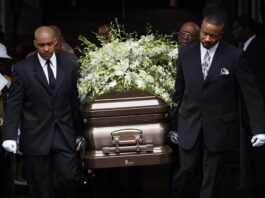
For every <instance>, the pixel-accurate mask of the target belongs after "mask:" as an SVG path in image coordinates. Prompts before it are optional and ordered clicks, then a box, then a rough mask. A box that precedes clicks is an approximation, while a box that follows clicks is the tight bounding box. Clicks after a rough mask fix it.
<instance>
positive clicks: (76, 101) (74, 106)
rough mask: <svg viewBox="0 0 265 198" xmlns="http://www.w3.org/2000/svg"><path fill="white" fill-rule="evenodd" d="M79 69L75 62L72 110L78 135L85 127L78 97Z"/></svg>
mask: <svg viewBox="0 0 265 198" xmlns="http://www.w3.org/2000/svg"><path fill="white" fill-rule="evenodd" d="M78 69H79V67H78V65H77V64H75V65H74V70H73V88H72V94H71V97H72V98H71V103H72V112H73V116H74V120H75V130H76V136H80V135H81V132H82V129H83V126H82V119H81V112H80V101H79V98H78V89H77V79H78Z"/></svg>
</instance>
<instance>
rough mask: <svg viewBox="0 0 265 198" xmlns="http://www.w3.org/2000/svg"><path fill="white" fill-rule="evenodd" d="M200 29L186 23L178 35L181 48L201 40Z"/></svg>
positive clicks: (192, 23) (195, 25) (190, 23)
mask: <svg viewBox="0 0 265 198" xmlns="http://www.w3.org/2000/svg"><path fill="white" fill-rule="evenodd" d="M199 33H200V27H199V26H198V25H197V24H196V23H194V22H192V21H188V22H186V23H184V24H183V25H182V26H181V28H180V30H179V33H178V44H179V47H183V46H186V45H188V44H190V43H192V42H194V41H197V40H199Z"/></svg>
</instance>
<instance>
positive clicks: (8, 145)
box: [2, 140, 17, 153]
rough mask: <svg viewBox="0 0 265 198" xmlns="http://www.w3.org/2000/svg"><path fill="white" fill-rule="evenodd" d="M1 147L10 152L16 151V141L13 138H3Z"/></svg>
mask: <svg viewBox="0 0 265 198" xmlns="http://www.w3.org/2000/svg"><path fill="white" fill-rule="evenodd" d="M2 147H3V148H4V149H5V150H6V151H7V152H11V153H16V152H17V142H16V141H15V140H5V141H4V142H3V144H2Z"/></svg>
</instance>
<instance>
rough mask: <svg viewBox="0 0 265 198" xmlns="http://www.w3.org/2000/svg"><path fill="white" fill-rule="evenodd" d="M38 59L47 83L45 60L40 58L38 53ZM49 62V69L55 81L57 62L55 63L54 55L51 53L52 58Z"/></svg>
mask: <svg viewBox="0 0 265 198" xmlns="http://www.w3.org/2000/svg"><path fill="white" fill-rule="evenodd" d="M38 59H39V61H40V64H41V67H42V69H43V71H44V74H45V76H46V79H47V81H48V83H49V76H48V69H47V65H46V62H47V60H45V59H44V58H42V57H41V56H40V54H39V53H38ZM50 62H51V63H50V67H51V69H52V72H53V75H54V78H55V79H56V75H57V61H56V56H55V53H53V55H52V57H51V58H50Z"/></svg>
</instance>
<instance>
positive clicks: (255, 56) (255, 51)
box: [242, 36, 265, 128]
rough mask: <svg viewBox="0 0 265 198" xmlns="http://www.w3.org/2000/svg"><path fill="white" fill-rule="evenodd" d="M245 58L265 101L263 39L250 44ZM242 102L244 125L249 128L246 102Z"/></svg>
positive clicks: (256, 39) (264, 45)
mask: <svg viewBox="0 0 265 198" xmlns="http://www.w3.org/2000/svg"><path fill="white" fill-rule="evenodd" d="M245 58H246V60H247V62H248V64H249V66H250V67H251V68H252V70H253V72H254V75H255V77H256V80H257V83H258V86H259V88H260V90H261V93H262V96H263V99H265V77H264V76H265V43H264V41H263V40H262V38H259V37H257V36H256V37H255V38H254V39H253V40H252V41H251V42H250V44H249V46H248V47H247V49H246V51H245ZM242 102H243V105H242V124H243V126H244V127H247V128H249V118H248V113H247V111H246V107H245V102H244V100H243V101H242Z"/></svg>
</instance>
